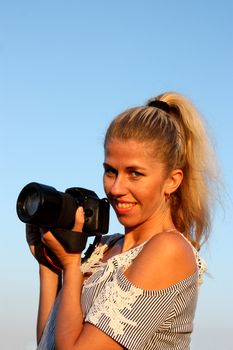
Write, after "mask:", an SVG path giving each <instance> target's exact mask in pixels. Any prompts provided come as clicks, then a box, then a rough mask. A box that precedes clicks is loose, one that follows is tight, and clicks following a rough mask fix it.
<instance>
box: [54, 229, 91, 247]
mask: <svg viewBox="0 0 233 350" xmlns="http://www.w3.org/2000/svg"><path fill="white" fill-rule="evenodd" d="M51 232H52V234H53V235H54V237H55V238H56V239H57V240H58V241H59V242H60V243H61V244H62V246H63V247H64V248H65V250H66V251H67V252H69V253H81V252H82V251H83V250H84V249H85V247H86V243H87V238H88V234H87V233H85V232H76V231H70V230H64V229H59V228H58V229H52V230H51Z"/></svg>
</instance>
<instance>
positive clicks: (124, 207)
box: [112, 200, 136, 214]
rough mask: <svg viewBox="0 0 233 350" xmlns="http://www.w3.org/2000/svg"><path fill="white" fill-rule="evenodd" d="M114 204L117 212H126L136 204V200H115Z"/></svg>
mask: <svg viewBox="0 0 233 350" xmlns="http://www.w3.org/2000/svg"><path fill="white" fill-rule="evenodd" d="M112 204H113V208H114V209H115V211H116V213H117V214H125V213H127V212H129V211H130V210H131V209H132V208H133V207H135V205H136V203H135V202H119V201H118V200H113V201H112Z"/></svg>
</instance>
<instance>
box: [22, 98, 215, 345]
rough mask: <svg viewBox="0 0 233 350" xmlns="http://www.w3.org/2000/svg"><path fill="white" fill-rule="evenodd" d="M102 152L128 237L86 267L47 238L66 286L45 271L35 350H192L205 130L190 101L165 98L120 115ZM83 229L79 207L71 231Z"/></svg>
mask: <svg viewBox="0 0 233 350" xmlns="http://www.w3.org/2000/svg"><path fill="white" fill-rule="evenodd" d="M104 147H105V160H104V177H103V183H104V189H105V192H106V195H107V197H108V199H109V202H110V204H111V205H112V207H113V209H114V210H115V212H116V215H117V218H118V220H119V222H120V223H121V224H122V225H123V227H124V235H120V234H116V235H112V236H105V237H104V239H103V241H102V243H101V244H100V245H98V246H97V247H96V248H95V251H94V252H93V254H92V255H91V257H90V258H89V259H88V260H87V261H85V262H83V263H82V261H81V256H80V254H69V253H67V252H66V251H65V250H64V249H63V247H62V246H61V245H60V244H59V243H58V241H57V240H56V239H55V238H54V236H53V235H52V234H51V232H46V233H44V234H43V238H42V240H43V242H44V243H45V244H46V245H47V246H48V247H49V248H50V249H51V250H52V251H53V252H54V253H55V255H56V256H57V258H58V259H59V261H60V263H61V264H62V266H63V281H62V287H61V289H60V281H59V280H60V279H59V274H57V273H55V272H54V271H52V270H51V269H49V268H48V267H46V266H44V265H42V264H40V304H39V312H38V328H37V334H38V343H39V345H38V349H40V350H41V349H54V348H55V349H56V350H63V349H64V350H70V349H77V350H83V349H85V350H86V349H92V350H102V349H105V350H107V349H111V350H115V349H116V350H117V349H132V350H135V349H140V350H141V349H147V350H149V349H163V350H166V349H169V350H171V349H180V350H181V349H182V350H186V349H189V344H190V335H191V333H192V329H193V319H194V314H195V308H196V302H197V295H198V286H199V285H200V283H201V280H202V274H203V272H204V271H205V270H206V265H205V263H204V262H203V260H202V259H201V258H200V257H199V255H198V252H197V250H199V247H200V244H201V243H203V242H204V241H206V239H207V238H208V231H209V226H210V215H209V214H210V212H209V203H210V199H211V198H210V193H211V191H210V185H211V181H213V180H214V177H213V175H214V174H213V173H212V169H211V166H210V165H212V164H213V162H211V160H210V156H211V150H210V147H209V143H208V138H207V136H206V133H205V129H204V127H203V123H202V121H201V119H200V117H199V115H198V113H197V111H196V110H195V108H194V107H193V105H192V104H191V103H190V102H189V101H188V100H187V99H186V98H185V97H184V96H182V95H180V94H177V93H165V94H162V95H160V96H158V97H156V98H154V99H151V100H150V101H149V102H148V104H147V105H146V106H139V107H135V108H131V109H129V110H127V111H125V112H123V113H122V114H120V115H119V116H117V117H116V118H115V119H114V120H113V121H112V123H111V124H110V126H109V128H108V130H107V133H106V137H105V143H104ZM83 222H84V213H83V209H82V208H81V207H80V208H78V209H77V213H76V221H75V226H74V228H73V231H78V232H79V233H78V232H77V234H81V233H80V231H82V226H83ZM29 236H30V232H28V237H29ZM29 244H30V247H31V250H32V252H33V245H32V243H30V239H29ZM59 289H60V291H59ZM58 291H59V294H58V296H57V293H58ZM55 299H56V301H55ZM54 301H55V305H54V306H53V304H54ZM51 310H52V312H51ZM47 319H48V321H47Z"/></svg>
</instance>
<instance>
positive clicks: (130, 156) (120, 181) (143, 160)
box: [103, 139, 167, 232]
mask: <svg viewBox="0 0 233 350" xmlns="http://www.w3.org/2000/svg"><path fill="white" fill-rule="evenodd" d="M150 147H151V146H150V144H149V143H142V142H136V141H134V140H128V141H125V142H123V141H121V140H117V139H114V140H110V141H108V143H107V146H106V150H105V161H104V169H105V171H104V178H103V179H104V189H105V192H106V195H107V197H108V199H109V201H110V204H111V205H112V207H113V209H114V210H115V212H116V215H117V217H118V220H119V221H120V223H121V224H123V225H124V226H125V229H126V232H127V230H129V229H132V228H137V227H142V226H143V227H145V226H146V225H149V226H151V225H153V223H154V222H155V221H156V220H157V219H158V217H159V216H161V211H162V210H164V204H165V192H166V186H167V182H166V180H165V179H164V173H165V172H164V166H163V164H162V163H160V162H159V161H158V160H155V159H154V158H153V157H152V155H151V153H152V152H149V150H150Z"/></svg>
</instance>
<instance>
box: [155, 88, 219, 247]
mask: <svg viewBox="0 0 233 350" xmlns="http://www.w3.org/2000/svg"><path fill="white" fill-rule="evenodd" d="M158 99H159V100H161V101H163V102H166V103H167V104H168V106H169V107H170V111H171V112H170V113H171V118H173V120H174V123H175V124H176V125H177V128H178V131H179V133H180V134H181V139H182V141H183V156H182V157H180V158H182V160H181V159H180V161H181V164H179V163H178V164H173V169H174V168H179V167H181V168H182V170H183V173H184V177H183V181H182V183H181V185H180V187H179V188H178V190H177V191H176V192H175V193H174V194H173V196H172V198H171V210H172V217H173V220H174V223H175V224H176V226H177V227H178V228H179V229H180V230H181V231H183V232H184V234H185V235H186V237H187V238H189V239H190V240H192V241H193V242H194V244H195V246H196V247H197V248H198V247H199V246H200V244H201V243H202V242H204V241H206V240H207V239H208V236H209V233H210V228H211V227H210V226H211V225H210V219H211V210H210V206H211V205H212V204H213V199H214V198H213V197H214V188H215V187H214V184H215V183H216V179H217V171H216V167H215V164H216V162H215V159H214V152H213V149H212V147H211V143H210V141H209V137H208V134H207V131H206V128H205V126H204V121H203V120H202V119H201V117H200V115H199V113H198V112H197V110H196V108H195V107H194V106H193V104H192V103H191V102H190V101H189V100H188V99H187V98H185V97H184V96H183V95H180V94H177V93H169V92H168V93H164V94H162V95H160V96H159V97H158ZM182 163H183V164H182Z"/></svg>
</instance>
